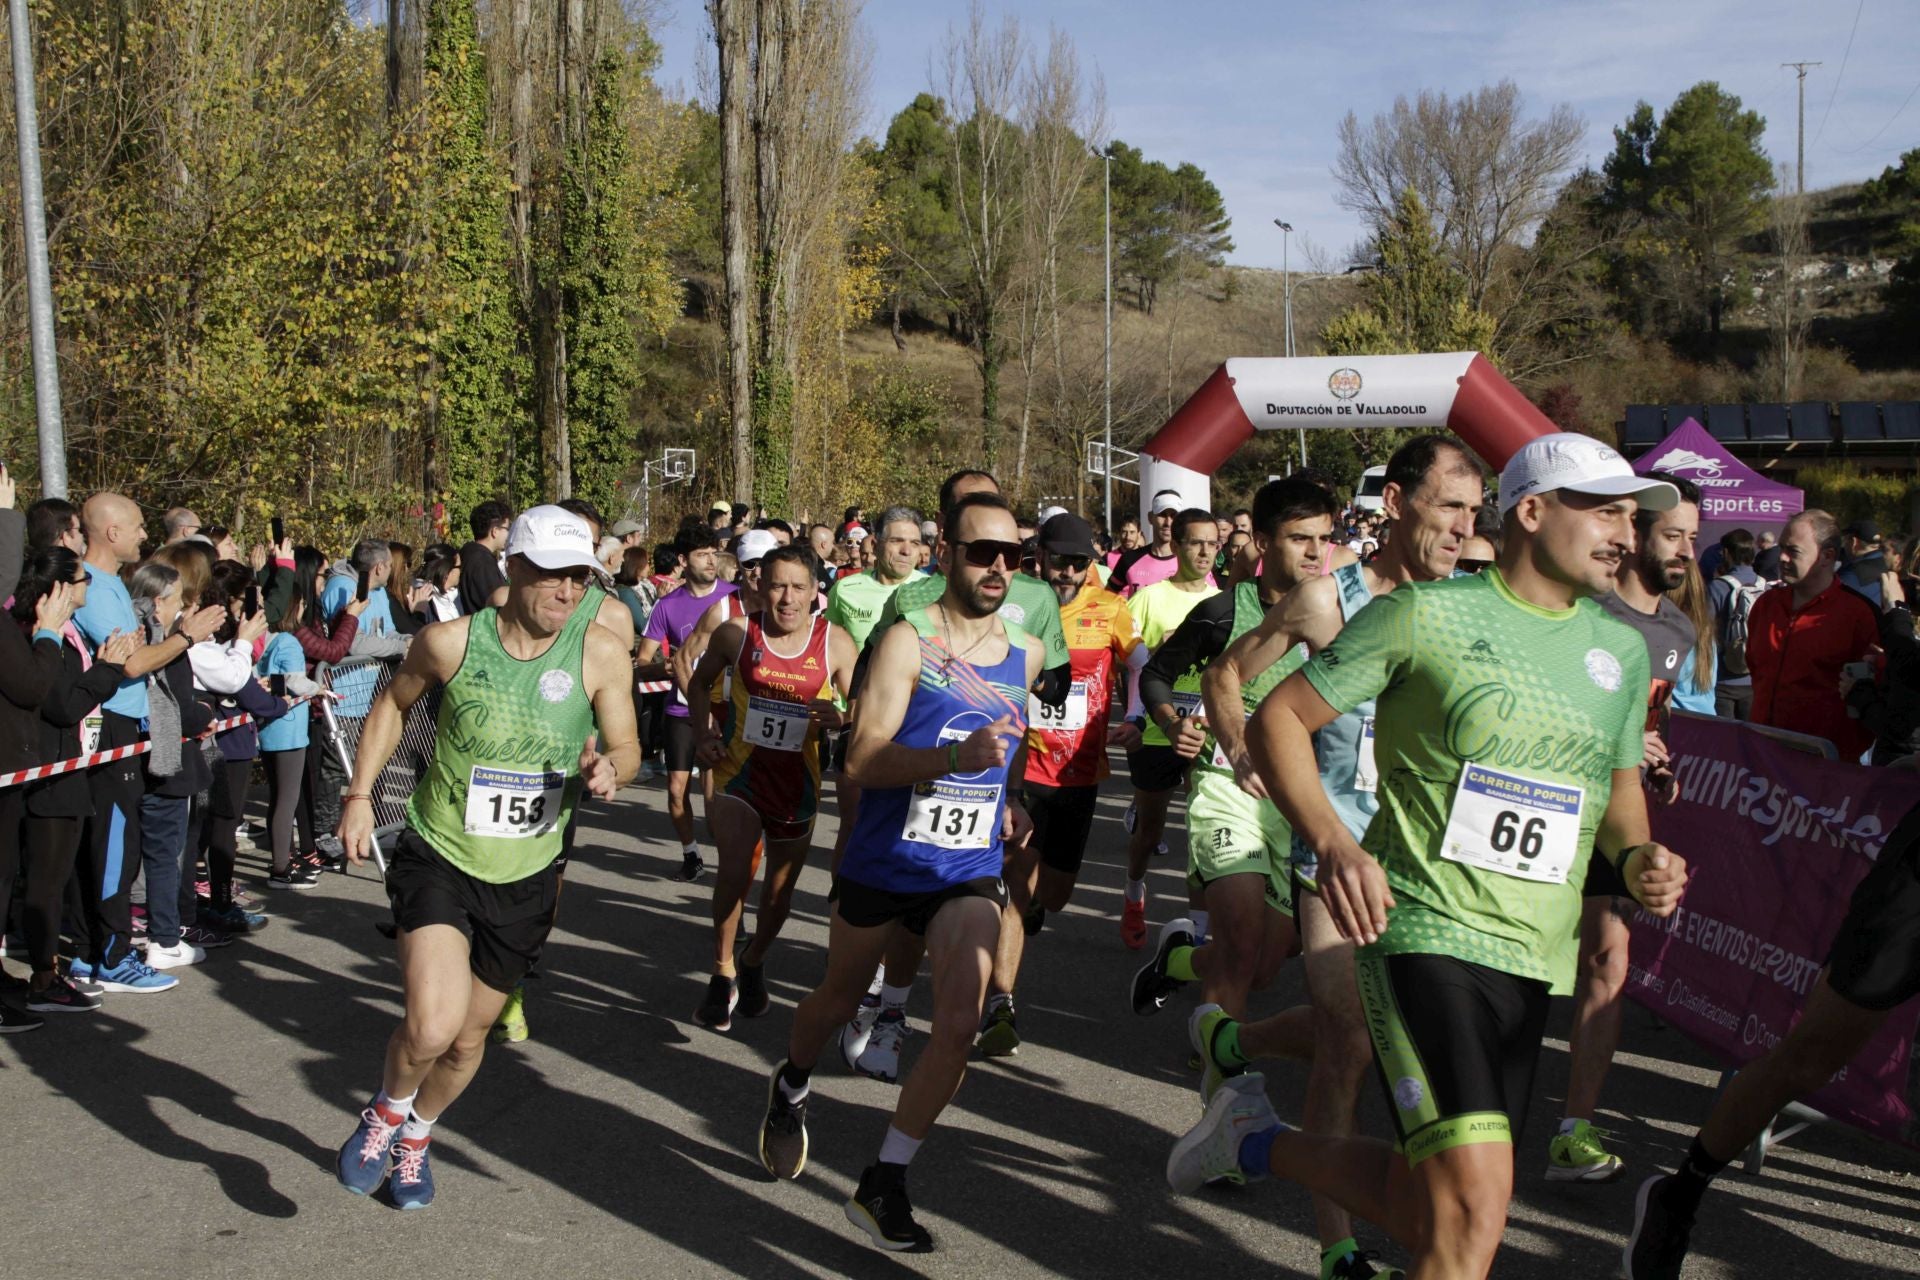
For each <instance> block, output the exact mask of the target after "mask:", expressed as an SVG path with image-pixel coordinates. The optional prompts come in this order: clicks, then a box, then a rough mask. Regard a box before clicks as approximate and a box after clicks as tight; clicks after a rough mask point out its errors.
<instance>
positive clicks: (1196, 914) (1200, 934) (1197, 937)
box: [1187, 911, 1213, 947]
mask: <svg viewBox="0 0 1920 1280" xmlns="http://www.w3.org/2000/svg"><path fill="white" fill-rule="evenodd" d="M1187 919H1189V920H1191V921H1193V945H1194V946H1196V947H1197V946H1199V945H1200V944H1201V943H1203V942H1205V941H1206V940H1207V925H1208V924H1209V923H1211V922H1212V919H1213V917H1212V916H1211V915H1210V914H1209V913H1208V912H1205V911H1189V912H1187Z"/></svg>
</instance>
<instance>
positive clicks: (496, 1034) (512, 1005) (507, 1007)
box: [427, 986, 528, 1195]
mask: <svg viewBox="0 0 1920 1280" xmlns="http://www.w3.org/2000/svg"><path fill="white" fill-rule="evenodd" d="M527 1034H528V1032H527V989H526V988H525V987H523V986H522V987H515V988H514V989H513V993H512V994H511V995H509V996H508V997H507V1002H506V1004H504V1005H502V1006H501V1008H500V1016H499V1017H498V1018H496V1019H494V1022H493V1031H492V1036H493V1042H494V1043H495V1044H519V1043H520V1042H521V1041H523V1040H525V1039H526V1038H527ZM427 1181H428V1187H429V1191H428V1194H429V1195H431V1194H432V1191H431V1187H432V1181H433V1180H432V1177H431V1176H429V1177H428V1180H427Z"/></svg>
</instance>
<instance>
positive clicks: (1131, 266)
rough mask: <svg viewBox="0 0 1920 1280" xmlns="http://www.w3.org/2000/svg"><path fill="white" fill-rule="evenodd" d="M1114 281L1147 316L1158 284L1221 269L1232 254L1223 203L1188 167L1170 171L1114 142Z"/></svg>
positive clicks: (1202, 177)
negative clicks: (1129, 286) (1130, 290)
mask: <svg viewBox="0 0 1920 1280" xmlns="http://www.w3.org/2000/svg"><path fill="white" fill-rule="evenodd" d="M1107 154H1109V155H1111V156H1112V157H1113V259H1114V267H1113V270H1114V275H1115V276H1116V277H1118V278H1120V279H1123V280H1131V281H1133V285H1134V301H1135V303H1136V304H1137V305H1138V306H1139V308H1140V309H1141V310H1142V311H1144V312H1146V313H1147V314H1149V315H1151V314H1152V313H1153V307H1154V303H1155V301H1156V300H1157V298H1156V295H1157V293H1158V291H1159V288H1160V286H1161V285H1162V284H1164V283H1166V282H1167V281H1168V280H1170V279H1172V278H1174V277H1175V276H1176V275H1179V274H1181V273H1182V272H1185V271H1189V270H1191V269H1194V268H1198V267H1219V266H1221V265H1223V264H1224V263H1225V262H1226V255H1227V254H1229V253H1232V252H1233V238H1232V236H1230V235H1229V234H1228V230H1229V228H1230V227H1231V226H1232V219H1230V218H1228V217H1227V208H1226V201H1225V200H1224V199H1222V198H1221V195H1220V190H1219V188H1218V187H1215V186H1214V185H1213V182H1212V181H1211V180H1210V179H1209V178H1208V177H1207V175H1206V173H1205V172H1204V171H1203V170H1202V169H1200V168H1199V166H1197V165H1194V164H1192V163H1182V164H1181V165H1180V166H1179V167H1178V168H1172V169H1170V168H1168V167H1167V166H1166V164H1164V163H1163V162H1161V161H1159V160H1148V159H1147V158H1146V157H1145V156H1144V155H1143V154H1142V153H1141V151H1140V149H1139V148H1138V147H1130V146H1128V145H1127V144H1126V143H1124V142H1120V141H1117V140H1116V141H1115V142H1113V143H1112V144H1111V145H1110V146H1109V147H1108V148H1107Z"/></svg>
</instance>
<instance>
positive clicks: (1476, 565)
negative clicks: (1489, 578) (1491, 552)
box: [1454, 560, 1493, 573]
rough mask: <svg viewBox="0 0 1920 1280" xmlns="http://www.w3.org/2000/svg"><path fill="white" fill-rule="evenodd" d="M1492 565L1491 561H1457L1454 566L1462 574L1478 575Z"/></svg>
mask: <svg viewBox="0 0 1920 1280" xmlns="http://www.w3.org/2000/svg"><path fill="white" fill-rule="evenodd" d="M1492 563H1493V561H1491V560H1457V561H1455V562H1454V566H1455V567H1456V568H1457V569H1459V570H1460V572H1462V573H1478V572H1480V571H1481V570H1482V569H1484V568H1486V567H1487V566H1488V565H1490V564H1492Z"/></svg>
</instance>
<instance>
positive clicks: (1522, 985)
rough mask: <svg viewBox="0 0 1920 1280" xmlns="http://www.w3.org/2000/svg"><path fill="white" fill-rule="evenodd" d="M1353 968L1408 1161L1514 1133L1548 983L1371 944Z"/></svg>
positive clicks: (1529, 1083) (1528, 1085) (1543, 1020)
mask: <svg viewBox="0 0 1920 1280" xmlns="http://www.w3.org/2000/svg"><path fill="white" fill-rule="evenodd" d="M1355 976H1356V978H1357V980H1358V985H1359V988H1360V1008H1361V1010H1362V1012H1363V1013H1364V1014H1365V1015H1366V1019H1367V1029H1368V1031H1369V1032H1370V1033H1371V1034H1372V1036H1373V1065H1374V1069H1375V1070H1376V1072H1378V1074H1379V1078H1380V1083H1381V1085H1382V1086H1383V1087H1384V1088H1385V1089H1386V1093H1387V1110H1388V1112H1389V1113H1390V1114H1391V1115H1392V1116H1393V1123H1394V1129H1395V1131H1396V1132H1397V1134H1398V1136H1399V1139H1400V1142H1399V1149H1400V1150H1401V1151H1402V1152H1404V1153H1405V1155H1406V1157H1407V1163H1408V1164H1419V1163H1420V1162H1421V1161H1422V1160H1424V1159H1426V1158H1427V1157H1428V1156H1432V1155H1437V1154H1439V1153H1440V1152H1442V1151H1447V1150H1450V1149H1452V1148H1454V1147H1464V1146H1471V1145H1473V1144H1476V1143H1482V1142H1504V1143H1512V1142H1514V1141H1515V1140H1516V1139H1517V1138H1518V1136H1519V1133H1518V1131H1519V1129H1520V1126H1521V1125H1522V1124H1523V1123H1524V1122H1525V1120H1526V1116H1527V1103H1528V1102H1529V1101H1530V1100H1531V1097H1532V1094H1533V1071H1534V1066H1535V1064H1536V1063H1537V1062H1538V1061H1539V1058H1540V1039H1541V1037H1542V1036H1544V1035H1545V1034H1546V1030H1547V1008H1548V1005H1549V1003H1550V1002H1549V1000H1548V997H1547V984H1546V983H1544V982H1540V981H1537V980H1535V979H1532V978H1520V977H1515V976H1514V975H1513V974H1510V973H1502V972H1501V971H1500V970H1498V969H1489V968H1487V967H1486V966H1484V965H1477V964H1470V963H1468V962H1467V961H1465V960H1456V959H1455V958H1454V957H1452V956H1440V955H1402V956H1383V955H1379V954H1377V953H1373V952H1369V951H1363V952H1361V953H1360V955H1359V957H1358V961H1357V964H1356V973H1355Z"/></svg>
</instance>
